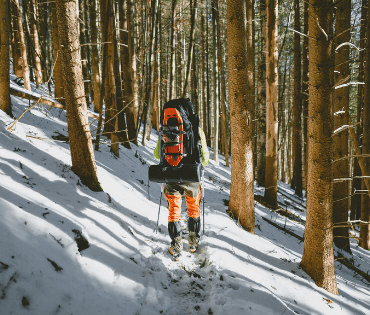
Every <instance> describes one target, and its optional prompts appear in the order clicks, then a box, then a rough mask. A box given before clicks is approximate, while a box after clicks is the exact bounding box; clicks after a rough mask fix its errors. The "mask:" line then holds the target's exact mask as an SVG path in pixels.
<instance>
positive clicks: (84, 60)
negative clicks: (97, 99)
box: [78, 0, 89, 104]
mask: <svg viewBox="0 0 370 315" xmlns="http://www.w3.org/2000/svg"><path fill="white" fill-rule="evenodd" d="M78 1H79V12H78V13H79V21H80V43H81V62H82V74H83V76H84V86H85V94H86V95H85V97H86V104H89V82H88V72H87V71H88V70H87V46H86V45H85V44H87V40H86V32H87V29H86V23H87V21H85V20H84V15H85V14H84V13H85V10H86V8H85V6H84V1H83V0H78Z"/></svg>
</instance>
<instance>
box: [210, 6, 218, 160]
mask: <svg viewBox="0 0 370 315" xmlns="http://www.w3.org/2000/svg"><path fill="white" fill-rule="evenodd" d="M217 13H218V0H212V28H213V40H212V48H213V59H212V73H213V76H212V77H213V134H212V136H213V143H212V148H213V160H214V161H215V163H216V164H218V163H219V161H218V131H219V117H218V116H219V98H218V88H217V87H218V81H219V76H218V68H217V66H216V65H217V36H218V34H217Z"/></svg>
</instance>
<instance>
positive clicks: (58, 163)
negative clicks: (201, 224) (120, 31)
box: [0, 97, 370, 315]
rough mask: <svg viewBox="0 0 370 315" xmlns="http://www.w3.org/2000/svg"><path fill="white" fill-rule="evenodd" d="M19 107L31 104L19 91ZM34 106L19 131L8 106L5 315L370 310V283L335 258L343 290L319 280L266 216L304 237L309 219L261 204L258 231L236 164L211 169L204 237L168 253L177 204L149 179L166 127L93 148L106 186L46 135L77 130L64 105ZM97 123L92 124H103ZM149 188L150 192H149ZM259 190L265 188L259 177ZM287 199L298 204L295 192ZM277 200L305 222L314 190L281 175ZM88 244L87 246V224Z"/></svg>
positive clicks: (0, 203) (1, 308)
mask: <svg viewBox="0 0 370 315" xmlns="http://www.w3.org/2000/svg"><path fill="white" fill-rule="evenodd" d="M12 100H13V105H14V110H13V112H14V115H15V116H16V117H18V116H19V115H20V113H21V112H23V110H24V109H25V108H27V106H28V101H27V102H24V101H22V100H20V99H19V98H15V97H12ZM45 110H46V109H42V108H34V109H32V110H31V111H30V112H29V113H27V114H26V115H25V116H24V117H23V118H22V119H21V121H20V122H18V123H17V125H16V128H15V131H14V132H13V133H12V134H9V133H8V132H7V131H6V130H5V128H6V124H7V123H9V122H11V118H10V117H8V116H7V115H5V114H4V113H2V112H0V122H3V124H0V134H1V137H0V215H1V220H0V249H1V250H0V296H1V298H0V314H4V315H7V314H14V315H23V314H32V315H33V314H35V315H39V314H53V315H54V314H60V315H64V314H65V315H67V314H68V315H70V314H74V315H77V314H91V315H95V314H104V315H116V314H117V315H118V314H119V315H121V314H129V315H130V314H133V315H139V314H140V315H145V314H150V315H152V314H168V315H187V314H220V315H223V314H235V315H244V314H256V315H257V314H276V315H281V314H284V315H287V314H325V315H327V314H329V315H331V314H333V315H337V314H339V315H342V314H348V315H353V314H370V311H369V309H370V299H369V296H370V285H369V283H367V282H366V281H364V280H363V279H362V278H360V277H358V276H356V275H355V274H354V272H353V271H351V270H348V269H347V268H346V267H344V266H342V265H340V264H339V263H336V273H337V281H338V288H339V291H340V294H341V295H340V296H333V295H331V294H329V293H327V292H326V291H324V290H322V289H320V288H318V287H316V285H315V284H314V283H313V281H312V280H311V279H310V278H309V277H308V276H307V274H305V272H303V271H302V270H301V269H300V268H299V262H300V260H301V257H302V251H303V243H300V242H299V241H298V240H297V239H295V238H293V237H291V236H289V235H286V234H284V233H282V232H281V231H279V230H278V229H276V228H275V227H273V226H271V225H269V224H268V223H267V222H265V221H264V220H263V219H262V217H267V218H269V219H270V220H272V221H273V222H276V223H278V224H280V225H282V226H284V224H286V226H287V227H288V228H289V229H291V230H292V231H293V232H294V233H296V234H298V235H303V233H304V226H303V225H302V224H298V223H297V222H294V221H291V220H289V219H286V218H285V217H282V216H280V215H278V214H276V213H273V212H271V211H270V210H268V209H266V208H265V207H263V206H262V205H261V204H259V203H258V202H256V203H255V214H256V234H255V235H252V234H250V233H248V232H246V231H244V230H243V229H241V228H240V227H239V226H238V225H237V223H236V222H235V221H234V220H233V219H231V218H230V217H229V215H228V214H227V212H226V210H227V206H226V205H225V204H227V200H228V199H229V189H230V169H229V168H226V167H225V165H224V164H225V162H224V160H223V159H222V158H220V165H216V164H214V162H213V161H211V162H210V164H209V166H208V167H207V168H206V170H205V235H204V236H202V239H201V243H200V245H199V249H198V251H197V252H196V253H195V254H192V253H190V252H189V251H188V244H187V234H186V214H185V213H186V211H185V207H186V205H185V200H183V218H184V220H183V228H184V235H183V236H184V240H183V243H184V248H185V251H184V254H183V257H182V259H181V261H179V262H175V261H173V260H172V257H171V256H170V255H169V253H168V246H169V243H170V239H169V236H168V231H167V215H168V210H167V204H166V202H165V199H164V198H163V197H162V198H163V199H162V206H161V214H160V220H159V227H160V232H159V233H155V232H153V231H154V230H155V228H156V222H157V216H158V205H159V199H160V188H161V186H160V185H159V184H156V183H150V187H148V181H147V172H148V166H149V165H151V164H154V163H156V161H155V160H154V158H153V156H152V152H153V150H154V147H155V144H156V140H157V136H156V135H155V133H154V132H153V133H152V135H151V140H150V141H148V142H147V145H146V147H142V146H139V147H136V146H133V148H132V150H127V149H125V148H120V157H119V158H115V157H114V156H112V154H111V153H110V152H109V147H108V146H104V145H102V146H101V149H100V150H99V152H95V157H96V161H97V167H98V174H99V179H100V181H101V184H102V186H103V188H104V192H100V193H94V192H91V191H90V190H89V189H87V188H86V187H84V186H82V185H81V184H80V182H79V179H78V177H77V176H76V175H75V174H74V173H73V172H72V171H71V170H70V166H71V160H70V155H69V145H68V143H64V142H56V141H46V140H44V141H41V140H37V139H34V138H30V137H27V135H32V136H38V137H42V138H46V139H52V136H53V135H56V134H62V135H64V136H66V135H67V124H66V114H65V112H63V111H60V110H56V109H51V110H50V111H49V112H48V116H45ZM94 124H95V123H93V124H92V129H95V128H94ZM148 189H149V194H150V195H149V196H150V200H149V196H148ZM255 194H257V195H263V188H261V187H258V186H256V187H255ZM286 201H288V202H286ZM279 203H280V205H281V206H282V207H283V208H284V209H285V208H287V210H289V211H291V212H293V213H295V214H296V215H297V216H299V217H301V218H302V220H305V199H304V198H303V199H301V198H298V197H297V196H295V195H294V193H293V191H292V190H291V189H290V187H289V186H288V185H285V184H283V183H279ZM76 231H78V233H80V235H81V236H83V238H84V239H85V240H86V241H87V242H88V246H89V247H88V248H86V249H84V250H81V251H79V248H78V244H77V241H76V238H77V234H76ZM351 246H352V251H353V256H352V257H349V258H351V259H352V260H353V263H354V264H355V265H356V266H357V267H358V268H361V270H364V271H365V272H366V271H367V270H370V254H369V252H368V251H364V250H363V249H361V248H359V247H358V246H357V244H356V242H355V241H354V240H352V241H351Z"/></svg>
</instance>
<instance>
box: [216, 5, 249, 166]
mask: <svg viewBox="0 0 370 315" xmlns="http://www.w3.org/2000/svg"><path fill="white" fill-rule="evenodd" d="M248 4H249V1H247V12H246V14H247V15H248V13H249V12H248V9H249V8H250V7H249V6H248ZM216 19H217V20H216V23H217V34H218V36H217V61H218V73H219V74H220V84H219V87H220V90H219V95H220V109H221V129H222V140H223V141H222V142H223V146H224V152H225V160H226V166H227V167H229V145H228V141H227V140H228V136H227V134H228V133H227V126H226V100H225V93H224V90H225V89H226V86H225V77H224V71H223V70H224V65H223V59H222V45H221V41H222V39H221V26H220V24H221V21H220V10H217V13H216ZM247 29H248V27H247ZM247 35H248V31H247ZM249 44H250V42H249V37H248V36H247V45H248V46H247V51H248V55H247V58H249V57H250V55H252V56H253V57H252V58H254V52H251V51H250V50H248V48H249V49H250V46H249ZM250 66H251V65H250V63H249V59H248V67H250ZM251 74H252V77H253V67H252V71H251V69H249V70H248V76H249V79H250V76H251ZM249 85H250V84H249ZM251 90H252V89H251Z"/></svg>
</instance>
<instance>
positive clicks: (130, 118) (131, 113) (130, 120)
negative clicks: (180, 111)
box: [126, 0, 139, 144]
mask: <svg viewBox="0 0 370 315" xmlns="http://www.w3.org/2000/svg"><path fill="white" fill-rule="evenodd" d="M126 1H127V31H128V49H129V72H130V76H131V87H132V101H131V102H130V105H129V107H128V113H127V128H128V136H129V139H130V140H132V141H133V142H134V143H135V144H137V134H136V127H137V126H136V122H137V117H138V115H139V114H138V108H139V84H138V80H137V75H136V50H135V36H134V34H135V28H134V25H135V23H134V3H133V0H126Z"/></svg>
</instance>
